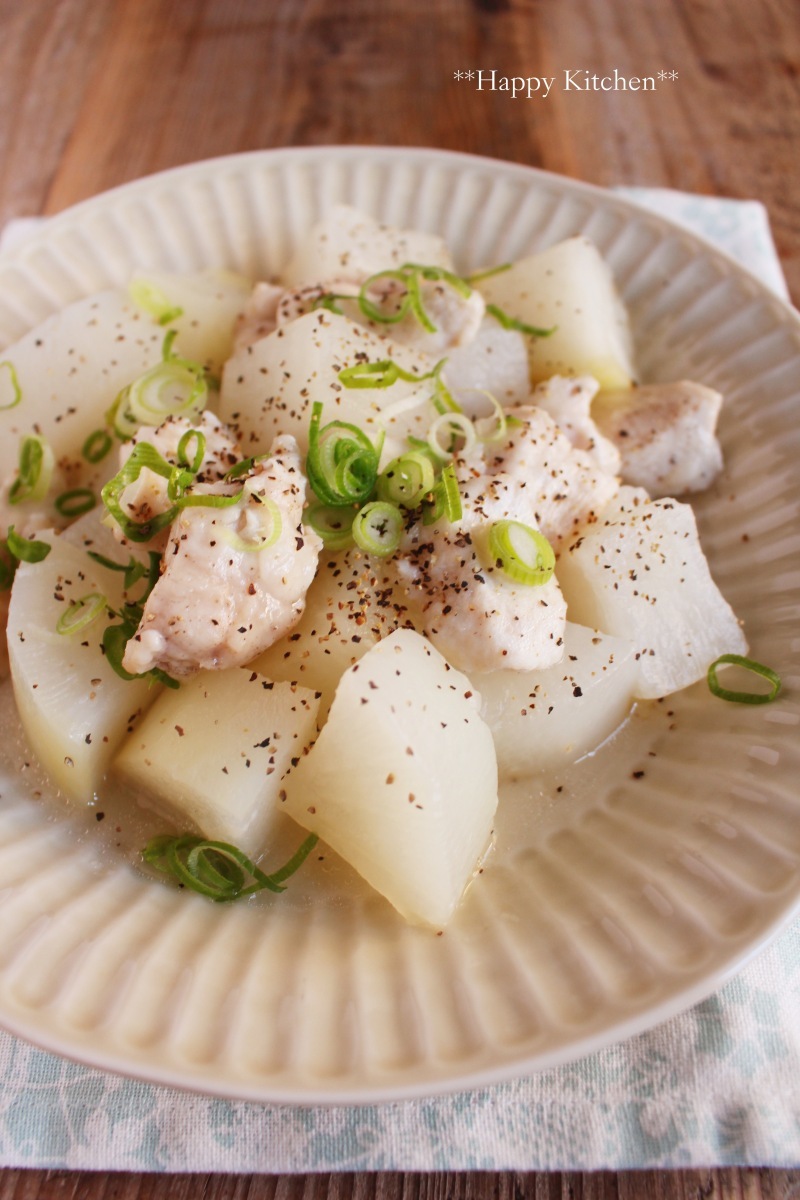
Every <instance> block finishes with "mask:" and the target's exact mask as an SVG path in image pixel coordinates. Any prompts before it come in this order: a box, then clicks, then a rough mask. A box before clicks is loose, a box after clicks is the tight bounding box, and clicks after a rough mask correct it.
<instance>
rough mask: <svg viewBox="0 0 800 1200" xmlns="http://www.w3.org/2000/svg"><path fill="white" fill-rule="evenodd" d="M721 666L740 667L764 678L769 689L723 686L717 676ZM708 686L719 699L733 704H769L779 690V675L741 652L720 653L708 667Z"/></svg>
mask: <svg viewBox="0 0 800 1200" xmlns="http://www.w3.org/2000/svg"><path fill="white" fill-rule="evenodd" d="M722 666H733V667H741V668H742V669H743V670H745V671H749V672H750V673H751V674H752V675H758V676H759V677H760V678H761V679H766V681H767V683H768V684H769V685H770V686H769V691H766V692H739V691H732V690H731V689H730V688H726V687H723V686H722V684H721V683H720V682H719V679H718V677H717V668H718V667H722ZM708 686H709V688H710V690H711V692H712V693H713V694H714V695H715V696H719V698H720V700H730V701H731V702H732V703H734V704H769V703H771V701H773V700H774V699H775V698H776V696H777V695H778V693H779V692H780V690H781V677H780V675H778V673H777V672H776V671H773V670H772V668H771V667H765V666H764V664H763V663H760V662H756V661H755V660H754V659H752V658H745V657H743V656H742V655H741V654H721V655H720V657H719V658H718V659H717V660H716V661H715V662H713V663H712V664H711V666H710V667H709V668H708Z"/></svg>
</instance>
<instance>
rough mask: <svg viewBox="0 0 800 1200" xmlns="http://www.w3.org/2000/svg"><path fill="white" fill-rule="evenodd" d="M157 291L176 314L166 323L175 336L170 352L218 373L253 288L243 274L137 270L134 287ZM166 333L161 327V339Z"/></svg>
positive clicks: (227, 353) (228, 354)
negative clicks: (150, 288) (177, 273)
mask: <svg viewBox="0 0 800 1200" xmlns="http://www.w3.org/2000/svg"><path fill="white" fill-rule="evenodd" d="M148 284H149V285H151V286H153V287H154V288H157V289H158V291H159V292H160V293H161V295H163V297H164V299H165V300H166V301H167V302H168V304H169V306H170V307H172V308H175V309H180V310H181V311H180V314H179V315H178V316H176V317H174V318H173V319H172V320H170V321H169V323H168V328H169V329H176V330H177V331H178V336H177V338H176V340H175V343H174V345H173V352H176V353H179V354H180V355H181V356H182V357H183V358H188V359H191V360H192V361H194V362H199V363H203V365H204V366H207V367H208V368H209V369H210V370H212V371H220V370H221V369H222V364H223V363H224V362H225V360H226V359H227V358H228V357H229V356H230V353H231V349H232V347H233V330H234V326H235V325H236V321H237V318H238V317H239V316H241V314H242V313H243V312H244V310H245V308H246V306H247V302H248V300H249V299H250V295H251V292H252V290H253V285H252V283H251V282H250V280H249V279H246V278H245V276H244V275H237V274H235V273H234V272H233V271H223V270H218V271H198V272H195V274H192V275H176V274H173V273H170V272H166V271H138V272H137V273H136V274H135V275H134V277H133V287H134V294H135V289H136V286H137V285H138V286H140V287H141V286H143V285H145V286H146V285H148ZM165 332H166V330H165V329H164V328H163V327H162V329H161V336H162V337H163V336H164V333H165Z"/></svg>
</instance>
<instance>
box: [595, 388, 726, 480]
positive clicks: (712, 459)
mask: <svg viewBox="0 0 800 1200" xmlns="http://www.w3.org/2000/svg"><path fill="white" fill-rule="evenodd" d="M721 408H722V396H721V395H720V393H719V392H715V391H714V390H713V389H712V388H709V387H705V385H704V384H702V383H694V382H692V381H691V380H687V379H684V380H681V381H679V382H676V383H648V384H645V385H643V386H642V387H636V388H631V389H630V390H628V391H622V392H603V393H602V394H601V395H600V396H599V397H598V399H597V401H596V402H595V405H594V408H593V410H592V411H593V416H594V418H595V420H596V422H597V425H598V428H599V429H600V431H601V433H602V434H603V435H604V436H605V437H607V438H610V439H611V441H612V442H613V443H614V445H615V446H616V447H617V449H618V450H619V452H620V455H621V458H622V467H621V471H622V479H623V482H624V483H629V484H632V485H633V486H635V487H643V488H645V489H646V490H647V491H648V492H649V493H650V495H651V496H652V497H654V498H658V497H661V496H682V495H684V494H685V493H686V492H700V491H703V489H704V488H707V487H708V486H709V484H711V483H712V482H713V481H714V479H715V478H716V476H717V475H718V474H719V472H720V471H721V470H722V450H721V449H720V445H719V442H718V441H717V438H716V428H717V419H718V417H719V413H720V409H721Z"/></svg>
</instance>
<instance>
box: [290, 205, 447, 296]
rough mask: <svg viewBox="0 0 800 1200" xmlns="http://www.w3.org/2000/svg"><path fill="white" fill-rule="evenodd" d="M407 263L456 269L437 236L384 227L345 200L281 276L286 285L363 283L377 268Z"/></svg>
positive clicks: (312, 233)
mask: <svg viewBox="0 0 800 1200" xmlns="http://www.w3.org/2000/svg"><path fill="white" fill-rule="evenodd" d="M408 262H413V263H423V264H424V265H425V266H436V267H446V268H448V269H450V270H452V269H453V263H452V259H451V257H450V251H449V250H448V249H447V246H446V245H445V243H444V242H443V241H442V239H441V238H440V237H437V236H436V235H435V234H431V233H423V232H421V231H420V230H409V229H396V228H394V227H393V226H391V225H382V224H380V222H378V221H376V220H375V219H374V217H368V216H366V215H365V214H364V213H362V212H359V211H358V210H357V209H355V208H350V207H349V206H348V205H345V204H341V205H337V206H336V207H335V208H333V209H332V210H331V211H330V212H329V213H328V214H327V216H326V217H324V218H323V219H322V220H321V221H320V222H319V223H318V224H317V225H315V226H314V227H313V229H312V230H311V232H310V233H309V235H308V236H307V237H306V238H304V240H303V244H302V245H301V246H300V247H298V249H297V250H296V251H295V253H294V255H293V256H292V258H291V259H290V261H289V262H288V263H287V264H286V266H285V267H284V269H283V271H282V273H281V278H282V280H283V282H284V283H285V284H286V286H287V287H299V286H302V285H303V284H310V283H324V282H326V281H327V280H330V279H351V280H353V281H354V282H356V283H362V282H363V281H364V280H365V279H366V278H367V277H368V276H370V275H374V274H375V273H376V272H377V271H385V270H387V269H388V268H391V267H402V266H403V265H404V264H405V263H408Z"/></svg>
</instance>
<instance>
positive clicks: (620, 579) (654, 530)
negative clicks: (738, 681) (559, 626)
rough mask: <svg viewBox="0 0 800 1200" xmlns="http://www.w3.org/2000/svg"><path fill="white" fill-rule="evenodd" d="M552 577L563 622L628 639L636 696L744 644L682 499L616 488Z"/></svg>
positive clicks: (700, 672) (655, 691) (690, 674)
mask: <svg viewBox="0 0 800 1200" xmlns="http://www.w3.org/2000/svg"><path fill="white" fill-rule="evenodd" d="M556 574H557V576H558V580H559V583H560V584H561V589H562V591H563V593H564V595H565V596H566V598H567V612H568V615H569V618H570V620H572V621H577V622H579V623H580V624H582V625H589V626H591V627H592V628H595V629H600V630H602V631H603V632H604V633H610V634H613V635H614V636H616V637H621V638H629V639H630V640H631V641H632V642H633V644H634V647H635V651H636V654H637V656H638V660H639V667H640V676H639V682H638V685H637V695H638V696H639V697H641V698H650V699H652V698H655V697H658V696H666V695H668V694H669V693H670V692H677V691H679V690H680V689H681V688H684V687H687V686H688V685H689V684H691V683H695V682H696V681H697V680H699V679H702V678H703V677H704V676H705V674H706V671H707V670H708V667H709V666H710V664H711V663H712V662H713V661H714V660H715V659H716V658H718V657H719V655H720V654H727V653H732V654H743V653H744V652H745V650H746V648H747V643H746V640H745V636H744V634H743V632H742V630H741V627H740V625H739V622H738V621H737V619H736V616H735V614H734V612H733V610H732V609H731V607H730V605H729V604H728V602H727V600H725V598H724V596H723V595H722V593H721V592H720V590H719V588H718V587H717V585H716V584H715V583H714V580H713V579H712V577H711V572H710V570H709V567H708V563H707V561H706V558H705V555H704V554H703V551H702V549H701V548H700V541H699V538H698V536H697V525H696V522H695V517H694V513H693V512H692V510H691V508H690V507H689V505H688V504H681V503H679V502H678V501H677V500H651V499H650V498H649V497H648V495H647V493H646V492H645V491H644V490H643V489H641V488H631V487H622V488H620V490H619V493H618V494H617V496H616V497H615V498H614V499H613V500H611V501H610V502H609V504H608V505H607V506H606V508H605V509H604V510H603V512H602V514H601V515H600V518H599V520H598V521H597V523H596V524H594V525H590V526H587V527H586V528H585V530H584V531H583V532H582V533H581V534H580V535H579V536H578V537H577V538H575V540H574V541H572V542H571V543H569V544H568V545H567V546H566V548H565V549H563V550H562V553H561V556H560V558H559V560H558V563H557V564H556Z"/></svg>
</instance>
